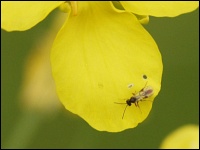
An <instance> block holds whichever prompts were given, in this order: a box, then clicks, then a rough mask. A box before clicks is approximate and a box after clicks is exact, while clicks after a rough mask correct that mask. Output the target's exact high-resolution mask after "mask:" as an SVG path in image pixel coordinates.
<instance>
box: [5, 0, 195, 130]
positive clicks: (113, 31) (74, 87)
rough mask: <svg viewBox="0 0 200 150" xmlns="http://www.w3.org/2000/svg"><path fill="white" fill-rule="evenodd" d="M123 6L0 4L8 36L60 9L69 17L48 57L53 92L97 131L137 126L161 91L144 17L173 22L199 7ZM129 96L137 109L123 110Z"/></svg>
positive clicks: (159, 73)
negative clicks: (164, 17)
mask: <svg viewBox="0 0 200 150" xmlns="http://www.w3.org/2000/svg"><path fill="white" fill-rule="evenodd" d="M61 4H62V5H61ZM121 4H122V5H120V3H117V2H115V6H119V7H118V8H121V9H117V8H115V7H114V6H113V3H111V2H106V1H104V2H71V7H70V6H69V3H65V2H4V3H2V15H3V16H2V28H3V29H5V30H7V31H12V30H26V29H29V28H31V27H32V26H34V25H35V24H36V23H37V22H40V21H41V20H42V19H44V18H45V17H46V15H47V14H48V13H49V12H50V11H51V10H53V9H54V8H56V7H58V6H60V8H61V9H62V10H63V11H65V12H67V13H68V16H67V18H66V22H65V23H64V25H63V27H62V28H61V30H60V31H59V33H58V34H57V37H56V39H55V40H54V44H53V47H52V52H51V64H52V72H53V77H54V80H55V83H56V89H57V93H58V96H59V98H60V100H61V102H62V103H63V105H64V106H65V107H66V109H68V110H70V111H71V112H73V113H75V114H78V115H79V116H80V117H82V118H83V119H85V120H86V121H87V122H88V123H89V124H90V125H91V126H92V127H94V128H95V129H97V130H100V131H109V132H118V131H122V130H125V129H127V128H133V127H136V126H137V125H138V123H140V122H142V121H143V120H144V119H145V118H146V117H147V116H148V114H149V112H150V110H151V107H152V103H153V100H154V98H155V97H156V96H157V95H158V93H159V91H160V88H161V78H162V69H163V68H162V59H161V55H160V52H159V50H158V47H157V45H156V43H155V41H154V40H153V38H152V37H151V36H150V34H149V33H148V32H147V31H146V30H145V29H144V28H143V26H142V25H141V23H147V22H148V15H154V16H159V17H160V16H170V17H172V16H177V15H180V14H182V13H186V12H189V11H192V10H194V9H196V8H197V7H198V3H197V2H178V3H177V2H176V3H171V2H157V3H150V2H122V3H121ZM161 6H162V7H161ZM161 8H162V9H161ZM169 8H170V9H169ZM19 9H20V11H19ZM133 13H134V14H133ZM30 22H31V23H30ZM149 86H151V88H149ZM131 97H132V103H135V105H134V104H133V105H132V106H131V107H127V109H126V110H125V107H126V105H127V104H126V100H128V99H130V98H131ZM116 103H125V104H124V105H123V104H121V105H120V104H116ZM128 104H129V105H130V103H128ZM124 111H125V112H124ZM123 113H124V114H123ZM122 116H123V119H122Z"/></svg>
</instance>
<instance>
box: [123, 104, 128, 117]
mask: <svg viewBox="0 0 200 150" xmlns="http://www.w3.org/2000/svg"><path fill="white" fill-rule="evenodd" d="M127 106H128V105H126V107H125V109H124V113H123V115H122V119H123V118H124V114H125V111H126V108H127Z"/></svg>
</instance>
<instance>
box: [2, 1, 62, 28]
mask: <svg viewBox="0 0 200 150" xmlns="http://www.w3.org/2000/svg"><path fill="white" fill-rule="evenodd" d="M62 3H63V1H37V2H36V1H35V2H30V1H29V2H28V1H26V2H23V1H3V2H1V28H3V29H4V30H6V31H14V30H18V31H23V30H27V29H30V28H31V27H33V26H35V25H36V24H37V23H39V22H40V21H42V20H43V19H44V18H45V17H46V16H47V15H48V14H49V13H50V12H51V11H52V10H54V9H55V8H56V7H58V6H59V5H60V4H62Z"/></svg>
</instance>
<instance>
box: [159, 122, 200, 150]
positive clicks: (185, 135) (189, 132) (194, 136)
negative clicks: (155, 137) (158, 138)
mask: <svg viewBox="0 0 200 150" xmlns="http://www.w3.org/2000/svg"><path fill="white" fill-rule="evenodd" d="M161 148H162V149H199V126H197V125H185V126H183V127H180V128H178V129H177V130H175V131H174V132H172V133H171V134H169V135H168V136H167V137H166V138H165V139H164V141H163V142H162V144H161Z"/></svg>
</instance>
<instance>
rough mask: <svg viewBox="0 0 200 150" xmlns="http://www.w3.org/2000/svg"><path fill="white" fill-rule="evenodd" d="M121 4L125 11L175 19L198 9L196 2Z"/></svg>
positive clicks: (123, 2) (124, 2)
mask: <svg viewBox="0 0 200 150" xmlns="http://www.w3.org/2000/svg"><path fill="white" fill-rule="evenodd" d="M121 4H122V5H123V7H124V8H125V10H126V11H129V12H132V13H135V14H138V15H151V16H155V17H175V16H178V15H180V14H184V13H188V12H191V11H193V10H195V9H197V8H198V7H199V2H198V1H171V2H170V1H167V2H165V1H154V2H152V1H149V2H148V1H145V2H140V1H137V2H136V1H134V2H133V1H121Z"/></svg>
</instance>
